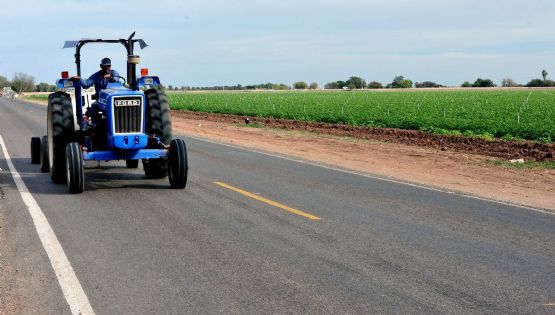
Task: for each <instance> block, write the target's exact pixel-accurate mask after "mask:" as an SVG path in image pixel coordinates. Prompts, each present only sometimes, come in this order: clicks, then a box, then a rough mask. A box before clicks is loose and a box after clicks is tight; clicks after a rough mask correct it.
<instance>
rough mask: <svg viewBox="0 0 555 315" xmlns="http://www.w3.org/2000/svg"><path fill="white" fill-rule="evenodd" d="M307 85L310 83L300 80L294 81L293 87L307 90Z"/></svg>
mask: <svg viewBox="0 0 555 315" xmlns="http://www.w3.org/2000/svg"><path fill="white" fill-rule="evenodd" d="M307 87H308V84H306V82H304V81H299V82H295V83H293V88H294V89H295V90H306V88H307Z"/></svg>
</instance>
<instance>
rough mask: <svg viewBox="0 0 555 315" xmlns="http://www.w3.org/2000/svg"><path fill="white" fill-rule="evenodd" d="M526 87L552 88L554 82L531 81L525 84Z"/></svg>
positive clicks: (554, 84)
mask: <svg viewBox="0 0 555 315" xmlns="http://www.w3.org/2000/svg"><path fill="white" fill-rule="evenodd" d="M526 86H527V87H553V86H555V81H552V80H541V79H533V80H531V81H530V82H528V83H527V84H526Z"/></svg>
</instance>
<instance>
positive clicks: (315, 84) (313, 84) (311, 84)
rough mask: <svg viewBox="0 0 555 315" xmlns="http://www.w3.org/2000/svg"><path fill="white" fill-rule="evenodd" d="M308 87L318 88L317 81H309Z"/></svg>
mask: <svg viewBox="0 0 555 315" xmlns="http://www.w3.org/2000/svg"><path fill="white" fill-rule="evenodd" d="M308 88H309V89H311V90H317V89H318V83H316V82H312V83H310V85H309V86H308Z"/></svg>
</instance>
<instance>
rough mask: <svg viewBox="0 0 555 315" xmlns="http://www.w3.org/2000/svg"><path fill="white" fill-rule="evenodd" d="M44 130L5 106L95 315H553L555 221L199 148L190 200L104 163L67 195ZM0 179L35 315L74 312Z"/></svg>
mask: <svg viewBox="0 0 555 315" xmlns="http://www.w3.org/2000/svg"><path fill="white" fill-rule="evenodd" d="M44 117H45V108H44V107H43V106H39V105H33V104H27V103H22V102H13V101H8V100H5V99H2V98H0V135H1V136H2V137H3V139H4V141H5V144H6V148H7V150H8V152H9V155H11V158H12V161H13V163H14V165H15V168H16V169H17V171H18V172H19V173H20V174H21V176H22V178H23V180H24V182H25V185H26V186H27V187H28V189H29V191H30V192H31V193H32V196H33V197H34V198H35V199H36V201H37V203H38V205H39V206H40V208H41V209H42V211H43V212H44V214H45V216H46V218H47V219H48V221H49V223H50V225H51V226H52V229H53V230H54V232H55V234H56V236H57V238H58V240H59V242H60V244H61V245H62V247H63V249H64V251H65V254H66V255H67V258H68V260H69V261H70V263H71V265H72V266H73V269H74V271H75V274H76V276H77V278H78V280H79V282H80V284H81V285H82V288H83V291H84V292H85V294H86V295H87V297H88V299H89V301H90V305H91V306H92V308H93V309H94V311H95V312H96V313H97V314H129V313H135V314H182V313H195V314H197V313H218V312H221V313H239V314H247V313H254V314H260V313H317V314H321V313H336V314H345V313H366V314H368V313H373V314H486V313H491V314H503V313H513V314H528V313H532V314H555V305H553V303H555V250H554V248H553V246H554V244H555V215H552V214H548V213H542V212H538V211H534V210H530V209H525V208H520V207H515V206H510V205H503V204H500V203H494V202H489V201H483V200H478V199H472V198H468V197H464V196H459V195H456V194H448V193H444V192H438V191H434V190H430V189H424V188H419V187H414V186H409V185H404V184H399V183H394V182H389V181H384V180H379V179H374V178H370V177H364V176H360V175H356V174H350V173H347V172H341V171H337V170H332V169H327V168H323V167H319V166H314V165H309V164H306V163H299V162H295V161H291V160H287V159H283V158H278V157H273V156H269V155H265V154H260V153H256V152H252V151H247V150H242V149H238V148H233V147H230V146H224V145H219V144H214V143H210V142H206V141H201V140H198V139H191V138H187V137H185V139H186V141H187V144H188V150H189V155H190V156H189V159H190V167H191V169H190V172H189V174H190V177H189V182H188V186H187V188H186V189H185V190H171V189H168V186H169V185H168V182H167V179H164V180H146V179H144V178H143V174H142V169H141V168H140V169H139V170H128V169H126V168H125V166H124V163H123V162H118V163H102V164H101V165H100V167H98V166H97V165H96V164H94V163H93V164H89V165H88V167H87V170H86V178H87V182H86V187H85V192H84V193H83V194H81V195H69V194H67V193H66V188H65V187H64V186H60V185H54V184H52V183H51V182H50V178H49V176H48V175H46V174H41V173H40V171H39V167H38V166H36V165H32V164H30V158H29V143H30V137H31V136H32V135H43V134H44V133H45V118H44ZM0 168H2V169H3V170H4V171H3V172H0V189H1V194H0V195H2V196H3V197H2V198H0V199H1V200H0V217H3V221H4V224H3V226H2V230H3V233H4V237H5V240H1V241H5V243H4V253H0V254H2V255H3V256H2V257H4V259H7V262H9V263H10V265H11V266H12V271H14V270H17V273H15V275H16V276H15V278H16V281H15V284H14V286H15V287H17V288H18V290H19V291H18V292H19V293H18V294H19V295H20V304H21V307H22V310H23V312H24V313H37V312H40V313H42V314H47V313H52V314H63V313H69V312H70V309H69V306H68V304H67V302H66V300H65V298H64V295H63V294H62V291H61V289H60V285H59V283H58V280H57V278H56V275H55V273H54V271H53V269H52V267H51V265H50V261H49V259H48V256H46V253H45V251H44V249H43V247H42V245H41V243H40V241H39V239H38V236H37V232H36V230H35V228H34V226H33V222H32V220H31V218H30V215H29V211H28V210H27V207H26V206H25V205H24V204H23V201H22V198H21V196H20V194H19V192H18V190H17V188H16V186H15V184H14V181H13V179H12V177H11V176H10V175H9V173H8V172H6V170H7V169H8V166H7V163H6V159H5V157H4V156H3V155H2V151H1V150H0ZM215 182H221V183H224V184H225V185H229V186H231V187H236V188H239V189H242V190H244V191H248V192H251V193H252V194H254V197H257V198H266V199H267V200H271V201H274V202H278V203H280V204H282V205H286V206H289V207H291V208H295V209H297V210H300V211H303V212H304V213H308V214H311V215H314V216H317V217H319V218H320V220H311V219H309V218H306V217H303V216H299V215H297V214H294V213H292V212H289V211H287V209H283V208H279V207H276V206H274V205H270V204H268V203H266V202H264V201H261V200H257V199H255V198H252V197H253V196H250V197H249V196H246V195H244V194H241V193H239V192H237V191H236V190H232V189H229V188H226V187H224V186H221V185H218V184H216V183H215ZM229 186H227V187H229ZM0 235H2V234H1V233H0ZM1 249H2V247H0V250H1ZM0 288H2V287H1V286H0ZM0 294H1V292H0Z"/></svg>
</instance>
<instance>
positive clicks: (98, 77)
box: [72, 57, 120, 124]
mask: <svg viewBox="0 0 555 315" xmlns="http://www.w3.org/2000/svg"><path fill="white" fill-rule="evenodd" d="M117 77H120V75H119V73H118V72H117V71H116V70H112V61H111V60H110V58H108V57H106V58H102V60H101V61H100V70H99V71H97V72H95V73H94V74H93V75H91V76H90V77H89V78H88V79H87V80H84V79H82V78H81V77H79V76H74V77H72V79H77V80H79V82H80V83H81V86H82V87H83V88H85V89H88V88H89V87H91V85H93V84H94V90H95V99H98V95H99V93H100V90H103V89H105V88H106V87H107V86H108V83H114V82H116V78H117ZM85 116H87V117H89V118H91V119H92V122H93V123H94V124H96V123H97V121H98V104H97V103H96V102H94V103H93V104H92V108H90V109H88V110H87V112H86V113H85Z"/></svg>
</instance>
